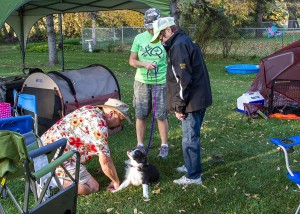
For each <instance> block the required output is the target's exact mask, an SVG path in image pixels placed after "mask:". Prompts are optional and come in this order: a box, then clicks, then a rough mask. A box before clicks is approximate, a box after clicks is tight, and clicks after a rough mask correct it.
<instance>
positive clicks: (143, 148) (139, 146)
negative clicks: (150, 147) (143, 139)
mask: <svg viewBox="0 0 300 214" xmlns="http://www.w3.org/2000/svg"><path fill="white" fill-rule="evenodd" d="M136 148H137V149H138V150H140V151H141V152H143V153H144V154H145V153H146V151H145V147H144V145H140V144H138V145H137V147H136Z"/></svg>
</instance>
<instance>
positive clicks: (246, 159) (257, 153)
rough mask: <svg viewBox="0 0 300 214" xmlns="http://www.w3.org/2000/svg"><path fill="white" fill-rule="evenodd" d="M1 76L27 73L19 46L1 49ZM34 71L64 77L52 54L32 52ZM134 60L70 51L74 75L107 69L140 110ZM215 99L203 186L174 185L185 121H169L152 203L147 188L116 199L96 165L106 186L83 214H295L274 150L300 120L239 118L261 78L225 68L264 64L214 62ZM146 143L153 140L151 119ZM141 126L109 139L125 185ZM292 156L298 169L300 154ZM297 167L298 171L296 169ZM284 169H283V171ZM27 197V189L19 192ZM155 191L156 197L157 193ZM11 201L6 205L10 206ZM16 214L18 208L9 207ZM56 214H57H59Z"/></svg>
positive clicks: (152, 155)
mask: <svg viewBox="0 0 300 214" xmlns="http://www.w3.org/2000/svg"><path fill="white" fill-rule="evenodd" d="M0 53H1V58H0V62H1V63H0V75H1V76H2V75H16V74H20V73H21V70H20V61H21V60H20V54H19V52H18V50H16V49H15V48H13V47H12V46H0ZM26 57H27V64H28V65H29V66H30V67H39V68H41V69H43V70H44V71H50V70H60V66H55V67H47V66H46V64H47V57H48V56H47V53H28V54H27V56H26ZM128 57H129V53H128V52H125V53H105V52H99V53H84V52H82V51H73V52H67V53H66V54H65V66H66V68H67V69H72V68H81V67H85V66H88V65H90V64H94V63H100V64H103V65H105V66H107V67H108V68H110V69H111V70H112V71H113V72H114V73H115V75H116V77H117V79H118V82H119V84H120V87H121V96H122V100H124V101H125V102H127V103H128V104H129V105H130V106H131V110H130V113H131V115H132V117H133V116H134V110H133V108H132V95H133V79H134V74H135V71H134V69H133V68H132V67H130V66H129V65H128ZM206 62H207V66H208V69H209V73H210V78H211V86H212V93H213V105H212V106H211V107H209V108H208V109H207V113H206V116H205V122H204V124H203V127H202V129H201V148H202V149H201V156H202V163H203V165H202V166H203V173H204V174H203V185H202V186H193V185H191V186H188V187H182V186H176V185H174V184H173V182H172V181H173V180H174V179H177V178H179V177H180V176H181V174H179V173H177V172H176V170H175V168H176V167H177V166H180V165H182V164H183V158H182V151H181V128H180V122H179V121H178V120H177V119H176V118H175V117H174V116H173V115H170V117H169V126H170V130H169V145H170V155H169V158H168V159H167V160H160V159H159V158H157V154H158V148H159V145H160V143H159V134H158V131H157V127H155V131H154V136H153V141H152V144H151V150H150V152H149V161H150V162H151V163H153V164H155V165H156V166H157V167H158V169H159V171H160V173H161V180H160V182H159V184H157V185H156V186H152V187H151V188H150V198H151V200H150V201H149V202H145V201H143V199H142V189H141V187H129V188H127V189H125V190H123V191H121V192H118V193H115V194H112V193H110V192H107V191H106V186H107V185H108V184H109V182H110V181H109V179H108V178H106V177H105V176H104V175H102V174H97V173H96V172H97V169H98V167H99V163H98V161H97V158H94V159H93V160H92V161H91V162H90V163H88V164H87V167H88V169H89V170H90V172H91V173H92V174H93V175H94V176H95V177H96V179H97V180H98V181H99V183H100V191H99V192H98V193H96V194H91V195H88V196H79V197H78V205H77V211H78V212H77V213H91V214H96V213H125V214H127V213H145V214H148V213H149V214H152V213H160V214H161V213H163V214H164V213H165V214H170V213H266V214H267V213H268V214H269V213H294V211H295V209H296V207H297V205H298V202H299V192H298V191H296V190H297V186H296V185H295V184H294V183H292V182H290V181H289V180H288V179H287V178H286V176H285V172H286V170H285V165H284V159H283V156H282V154H281V155H280V154H279V153H278V151H277V150H276V148H275V146H273V145H272V144H270V142H269V138H270V137H287V136H291V135H297V134H298V133H299V122H298V121H286V120H276V119H270V120H263V119H261V120H255V121H254V122H253V123H251V124H248V123H247V122H246V120H245V118H244V119H243V120H241V114H240V113H237V112H236V109H235V108H236V99H237V98H238V97H239V96H241V95H242V93H244V92H245V91H247V89H248V88H249V86H250V84H251V82H252V80H253V78H254V77H255V75H253V74H252V75H233V74H228V73H227V72H226V71H225V69H224V67H225V66H226V65H229V64H235V63H254V64H257V63H259V59H258V58H251V59H250V58H239V57H235V59H226V60H225V59H222V58H220V57H219V56H206ZM150 119H151V118H149V123H148V129H147V135H146V137H145V141H146V142H145V143H147V141H148V138H149V132H150V130H149V128H150V122H151V120H150ZM135 136H136V135H135V124H131V125H129V124H125V126H124V129H123V131H121V132H119V133H116V134H114V135H112V136H110V138H109V147H110V150H111V155H112V158H113V160H114V163H115V165H116V167H117V171H118V174H119V177H120V179H121V180H123V178H124V160H125V159H126V158H127V157H126V151H127V150H128V149H130V148H133V147H134V146H135V144H136V137H135ZM291 155H292V157H293V158H292V162H293V164H295V165H297V164H298V163H297V161H299V159H298V157H299V153H298V152H297V151H296V152H294V153H293V154H291ZM295 167H296V166H295ZM278 169H280V170H278ZM14 190H15V191H17V192H18V194H17V196H18V197H19V198H21V196H22V192H23V188H22V187H21V186H20V185H19V186H17V185H16V186H15V188H14ZM153 190H155V191H154V192H153ZM2 201H3V200H1V203H2ZM4 205H5V208H6V209H8V210H9V212H8V213H16V211H15V210H14V209H11V207H12V206H11V203H10V202H9V201H4ZM54 213H55V212H54Z"/></svg>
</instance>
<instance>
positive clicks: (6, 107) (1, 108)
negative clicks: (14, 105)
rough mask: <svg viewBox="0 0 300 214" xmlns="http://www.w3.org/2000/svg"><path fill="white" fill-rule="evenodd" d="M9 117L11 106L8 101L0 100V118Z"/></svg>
mask: <svg viewBox="0 0 300 214" xmlns="http://www.w3.org/2000/svg"><path fill="white" fill-rule="evenodd" d="M7 117H11V107H10V104H9V103H6V102H0V118H7Z"/></svg>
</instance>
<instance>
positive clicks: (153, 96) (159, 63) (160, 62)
mask: <svg viewBox="0 0 300 214" xmlns="http://www.w3.org/2000/svg"><path fill="white" fill-rule="evenodd" d="M159 17H160V11H159V10H157V9H155V8H150V9H149V10H147V11H146V12H145V19H144V22H145V27H146V29H147V31H145V32H143V33H140V34H138V35H137V36H136V37H135V39H134V42H133V44H132V47H131V54H130V58H129V64H130V65H131V66H133V67H136V68H137V69H136V74H135V81H134V96H133V106H134V108H135V116H136V135H137V143H138V145H137V148H139V149H140V150H141V151H143V152H144V151H145V149H144V135H145V130H146V120H147V117H148V116H149V114H150V113H151V110H152V111H153V112H154V110H155V118H156V119H157V124H158V130H159V134H160V138H161V147H160V152H159V155H158V156H159V157H161V158H166V157H167V156H168V129H169V127H168V120H167V117H168V113H167V109H166V72H167V62H166V52H165V49H164V47H163V46H162V44H161V43H160V42H158V43H155V44H152V43H150V41H151V39H152V36H153V27H152V23H153V22H154V21H155V20H157V19H158V18H159Z"/></svg>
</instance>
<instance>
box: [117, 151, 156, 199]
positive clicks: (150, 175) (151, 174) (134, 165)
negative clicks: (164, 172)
mask: <svg viewBox="0 0 300 214" xmlns="http://www.w3.org/2000/svg"><path fill="white" fill-rule="evenodd" d="M127 156H128V157H129V160H126V161H125V164H126V165H127V167H126V175H125V180H124V181H123V183H122V184H121V185H120V186H119V188H118V189H116V190H114V191H113V192H117V191H120V190H122V189H124V188H126V187H127V186H129V185H130V184H132V185H134V186H139V185H142V186H143V197H144V199H145V200H149V192H148V184H150V183H153V182H157V181H158V180H159V171H158V170H157V168H156V167H155V166H154V165H152V164H150V163H148V160H147V156H146V155H145V154H144V153H143V152H141V151H140V150H138V149H134V150H131V151H127Z"/></svg>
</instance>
